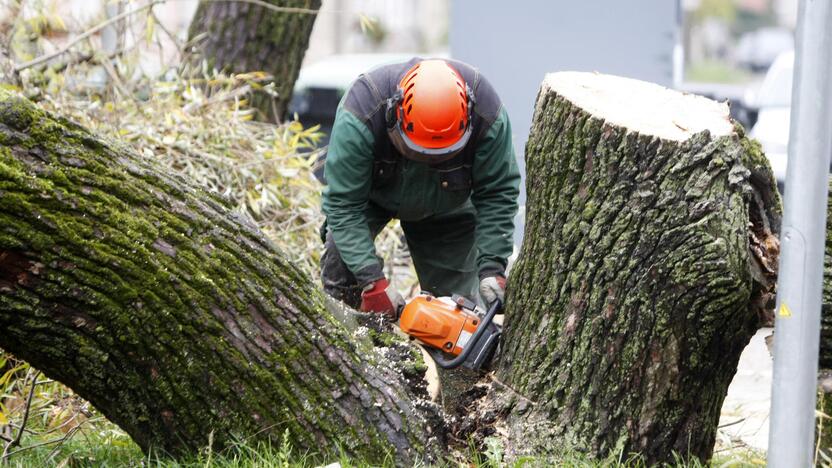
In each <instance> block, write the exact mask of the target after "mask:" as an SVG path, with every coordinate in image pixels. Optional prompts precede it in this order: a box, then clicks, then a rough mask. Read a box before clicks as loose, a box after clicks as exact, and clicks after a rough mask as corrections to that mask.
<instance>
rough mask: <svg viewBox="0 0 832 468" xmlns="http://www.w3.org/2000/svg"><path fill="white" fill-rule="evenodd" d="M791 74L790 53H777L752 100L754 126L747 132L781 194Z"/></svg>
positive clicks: (791, 59)
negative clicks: (763, 157) (769, 164)
mask: <svg viewBox="0 0 832 468" xmlns="http://www.w3.org/2000/svg"><path fill="white" fill-rule="evenodd" d="M793 75H794V51H789V52H785V53H782V54H780V55H779V56H778V57H777V59H775V60H774V63H772V65H771V67H770V68H769V69H768V72H767V73H766V77H765V79H763V83H762V84H761V85H760V89H759V90H758V91H757V93H756V96H755V97H754V105H755V107H756V108H757V109H758V111H757V123H756V124H754V127H753V128H752V129H751V132H750V135H751V137H753V138H756V139H757V140H758V141H759V142H760V144H761V145H762V146H763V151H764V152H765V153H766V157H767V158H768V160H769V162H770V163H771V167H772V169H774V176H775V177H776V178H777V185H778V186H779V187H780V189H781V192H782V189H783V184H784V182H785V180H786V165H787V162H788V147H789V123H790V118H791V104H792V76H793Z"/></svg>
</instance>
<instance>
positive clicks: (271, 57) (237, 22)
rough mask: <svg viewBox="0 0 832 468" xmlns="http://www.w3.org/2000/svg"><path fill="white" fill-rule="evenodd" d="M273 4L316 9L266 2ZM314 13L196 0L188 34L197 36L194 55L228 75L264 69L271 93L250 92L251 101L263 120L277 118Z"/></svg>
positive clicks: (311, 4)
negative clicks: (271, 82) (272, 86)
mask: <svg viewBox="0 0 832 468" xmlns="http://www.w3.org/2000/svg"><path fill="white" fill-rule="evenodd" d="M266 2H267V3H269V4H271V5H274V6H276V7H287V8H301V9H308V10H318V9H319V8H320V7H321V0H281V1H277V0H266ZM316 17H317V15H316V14H313V13H308V12H291V11H287V12H278V11H274V10H270V9H268V8H265V7H263V6H261V5H255V4H253V3H246V2H234V1H228V2H215V1H207V2H200V4H199V6H198V7H197V10H196V14H195V15H194V19H193V21H192V22H191V26H190V30H189V33H188V34H189V36H190V39H191V40H193V39H195V38H197V36H202V39H201V40H199V41H197V42H196V44H197V50H198V51H199V54H198V55H197V56H196V58H198V59H205V60H206V61H207V63H208V65H209V66H210V67H213V68H216V69H218V70H223V71H226V72H231V73H248V72H254V71H264V72H267V73H269V74H270V75H272V76H273V77H274V83H275V91H276V92H277V97H276V98H274V99H272V98H271V97H270V96H267V95H265V94H263V93H257V94H255V95H254V96H253V101H254V102H252V105H253V106H254V107H256V108H258V109H259V110H260V111H261V113H262V115H263V116H264V117H266V118H267V119H269V120H275V121H282V120H283V118H284V116H285V113H286V109H287V106H288V104H289V100H290V99H291V98H292V88H293V86H294V84H295V80H296V79H297V77H298V72H299V71H300V65H301V62H302V61H303V56H304V54H305V53H306V48H307V46H308V45H309V35H310V34H311V33H312V26H313V25H314V24H315V18H316Z"/></svg>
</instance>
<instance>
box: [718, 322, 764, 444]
mask: <svg viewBox="0 0 832 468" xmlns="http://www.w3.org/2000/svg"><path fill="white" fill-rule="evenodd" d="M771 330H772V329H771V328H763V329H760V330H758V331H757V334H755V335H754V337H753V338H751V342H750V343H749V344H748V346H747V347H746V348H745V351H743V353H742V356H741V357H740V363H739V367H738V368H737V374H736V375H735V376H734V380H733V381H731V386H730V387H728V395H727V396H726V397H725V402H724V403H723V405H722V415H721V417H720V419H719V425H720V426H724V427H722V428H721V429H720V430H719V434H718V435H717V450H720V449H723V448H728V447H731V446H737V445H742V443H744V444H746V445H748V446H749V447H752V448H755V449H761V450H765V449H766V447H768V413H769V406H770V404H771V355H770V354H769V351H768V348H767V347H766V343H765V337H766V336H769V335H770V334H771ZM731 423H735V424H731ZM728 424H731V425H728Z"/></svg>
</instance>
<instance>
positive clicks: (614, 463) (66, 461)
mask: <svg viewBox="0 0 832 468" xmlns="http://www.w3.org/2000/svg"><path fill="white" fill-rule="evenodd" d="M24 453H25V455H24ZM24 453H21V454H20V455H18V456H12V458H11V459H10V460H9V463H8V465H7V466H9V467H15V468H16V467H21V468H23V467H32V466H39V467H41V466H42V467H50V466H54V467H67V466H72V467H85V466H96V467H122V466H141V467H149V468H156V467H157V468H200V467H219V468H260V467H263V468H265V467H278V468H289V467H293V468H294V467H298V468H312V467H317V466H326V464H327V463H338V464H340V466H341V467H344V468H346V467H357V468H364V467H370V466H374V465H370V464H368V463H365V462H362V461H358V460H354V459H351V458H349V457H348V456H346V455H343V454H342V455H341V456H339V457H338V458H333V459H331V460H327V462H326V463H324V464H323V465H322V464H321V463H318V462H316V460H315V459H314V458H313V457H311V456H308V455H305V454H299V453H296V452H294V451H293V450H292V447H291V446H290V445H289V444H288V443H286V441H283V442H282V443H280V444H279V445H273V444H269V443H268V442H262V443H258V444H256V445H249V444H245V443H241V444H236V445H234V446H232V447H230V448H228V449H226V450H223V451H214V450H210V449H208V448H205V449H203V450H202V451H200V453H198V454H196V455H194V456H193V457H190V458H185V459H181V460H173V459H170V458H166V457H164V456H159V455H154V454H151V455H144V454H142V453H141V451H140V450H139V448H138V447H137V446H136V445H135V444H133V443H132V442H131V441H130V440H129V438H128V439H124V438H122V436H117V437H115V438H113V436H112V435H108V434H102V433H99V432H95V431H92V432H90V433H88V434H84V435H81V436H77V437H75V438H73V439H72V440H70V441H68V442H66V443H64V444H62V445H60V446H58V447H47V446H41V447H36V448H33V449H31V450H28V451H26V452H24ZM553 465H557V466H564V467H575V468H595V467H614V468H646V466H647V465H646V464H645V463H644V462H642V461H639V460H638V459H637V458H634V457H633V458H629V459H628V458H627V457H623V456H612V457H610V458H608V459H607V460H603V461H598V460H591V459H588V458H587V457H586V456H585V455H583V454H580V453H571V454H566V455H564V456H563V457H560V458H558V460H557V462H553V461H548V462H546V461H542V460H540V459H535V458H533V457H525V458H520V459H518V460H514V461H512V462H511V463H509V462H507V461H506V459H505V458H504V456H503V453H502V450H501V449H500V448H499V446H498V445H497V444H490V445H489V446H488V448H487V450H486V451H485V453H476V451H474V452H470V453H467V454H464V456H463V457H457V458H456V459H454V460H450V459H449V460H447V461H444V462H441V463H439V464H438V465H437V466H448V467H454V466H460V467H461V466H467V467H477V468H479V467H482V468H498V467H506V466H508V467H518V468H519V467H526V466H528V467H533V466H553ZM763 465H765V457H764V456H763V455H761V454H760V453H757V452H754V451H750V450H749V451H745V450H743V451H737V452H735V453H732V454H731V455H722V456H718V457H715V458H714V459H713V460H712V461H711V463H710V464H702V463H699V462H696V461H692V462H685V461H684V460H683V459H682V458H681V457H677V458H676V460H675V461H674V462H672V463H669V464H666V465H664V466H668V467H680V468H703V467H718V468H729V467H758V466H763ZM336 466H337V465H336ZM376 466H378V465H376ZM381 466H382V467H385V468H386V467H390V468H392V467H394V466H396V465H395V464H394V463H393V462H392V461H389V462H387V463H384V464H382V465H381ZM417 466H419V465H417Z"/></svg>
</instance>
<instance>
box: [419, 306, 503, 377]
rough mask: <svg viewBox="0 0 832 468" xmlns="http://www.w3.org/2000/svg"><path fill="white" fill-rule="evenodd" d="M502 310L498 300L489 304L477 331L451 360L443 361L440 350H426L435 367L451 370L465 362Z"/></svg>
mask: <svg viewBox="0 0 832 468" xmlns="http://www.w3.org/2000/svg"><path fill="white" fill-rule="evenodd" d="M502 308H503V302H502V301H501V300H499V299H497V300H496V301H494V302H492V303H491V306H490V307H489V308H488V311H486V313H485V317H483V318H482V321H481V322H480V325H479V326H478V327H477V331H475V332H474V335H473V336H472V337H471V339H470V340H469V341H468V343H467V344H466V345H465V348H464V349H463V350H462V352H461V353H459V355H458V356H456V357H455V358H453V359H445V356H444V355H443V353H442V351H441V350H438V349H436V348H430V349H428V353H430V355H431V357H432V358H433V360H434V361H436V365H438V366H439V367H441V368H443V369H453V368H456V367H459V365H460V364H462V363H463V362H465V358H467V357H468V354H470V353H471V350H472V349H474V344H476V343H477V341H479V339H480V337H482V334H483V333H485V329H486V328H488V325H490V324H491V321H492V320H494V316H495V315H497V312H498V311H499V310H500V309H502Z"/></svg>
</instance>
